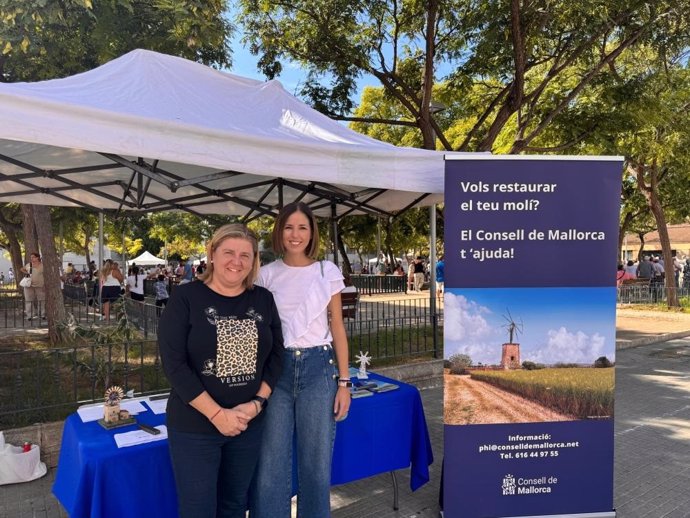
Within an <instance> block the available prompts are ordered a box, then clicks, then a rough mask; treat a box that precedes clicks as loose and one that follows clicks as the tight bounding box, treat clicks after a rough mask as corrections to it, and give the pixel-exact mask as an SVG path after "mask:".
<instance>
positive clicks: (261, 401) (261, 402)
mask: <svg viewBox="0 0 690 518" xmlns="http://www.w3.org/2000/svg"><path fill="white" fill-rule="evenodd" d="M251 401H258V402H259V405H261V409H262V410H263V409H264V408H266V405H267V404H268V399H266V398H265V397H261V396H254V397H253V398H252V399H251Z"/></svg>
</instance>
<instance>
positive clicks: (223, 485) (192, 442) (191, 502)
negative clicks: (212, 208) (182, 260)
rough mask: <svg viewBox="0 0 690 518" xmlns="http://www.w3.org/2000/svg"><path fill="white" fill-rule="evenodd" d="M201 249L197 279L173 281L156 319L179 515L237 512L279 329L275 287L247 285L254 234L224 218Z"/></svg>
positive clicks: (276, 359) (253, 266)
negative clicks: (202, 265) (202, 264)
mask: <svg viewBox="0 0 690 518" xmlns="http://www.w3.org/2000/svg"><path fill="white" fill-rule="evenodd" d="M207 254H208V258H209V267H208V269H207V270H206V272H204V274H203V275H202V277H201V279H200V281H201V282H191V283H187V284H182V285H180V286H178V287H176V288H175V290H174V291H173V293H172V296H171V297H170V301H169V303H168V306H167V307H166V309H165V311H164V312H163V314H162V315H161V318H160V321H159V326H158V344H159V347H160V352H161V359H162V363H163V369H164V371H165V374H166V375H167V377H168V379H169V380H170V385H171V387H172V390H171V392H170V398H169V399H168V407H167V426H168V444H169V448H170V458H171V460H172V467H173V473H174V475H175V485H176V487H177V497H178V508H179V516H180V518H245V515H246V509H247V494H248V490H249V485H250V483H251V480H252V477H253V475H254V470H255V467H256V462H257V458H258V455H259V445H260V443H261V436H262V432H263V429H264V421H265V406H266V401H267V399H268V398H269V396H270V395H271V392H272V391H273V387H274V386H275V384H276V381H277V380H278V378H279V376H280V373H281V370H282V358H283V335H282V331H281V322H280V317H279V315H278V310H277V309H276V304H275V302H274V299H273V295H271V293H270V292H269V291H268V290H267V289H265V288H261V287H259V286H254V280H255V279H256V276H257V273H258V271H259V254H258V241H257V238H256V236H255V235H254V233H253V232H252V231H251V230H249V229H247V227H246V226H244V225H241V224H230V225H224V226H222V227H220V228H219V229H218V230H216V232H215V233H214V234H213V236H212V237H211V239H210V241H209V242H208V244H207ZM265 497H266V498H270V496H268V495H265Z"/></svg>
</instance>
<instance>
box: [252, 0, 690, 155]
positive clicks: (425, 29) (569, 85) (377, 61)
mask: <svg viewBox="0 0 690 518" xmlns="http://www.w3.org/2000/svg"><path fill="white" fill-rule="evenodd" d="M240 5H241V9H242V12H241V16H240V21H241V23H242V24H243V25H244V27H245V34H246V36H245V41H247V42H248V43H249V44H250V49H251V50H252V51H253V52H254V53H256V54H258V55H260V60H259V67H260V69H261V70H262V71H263V72H264V74H266V76H267V77H271V78H272V77H275V76H277V75H279V74H280V72H281V70H282V67H283V64H282V62H283V61H284V60H286V59H289V60H294V61H296V62H298V63H299V64H301V65H303V66H307V67H309V70H310V75H309V78H308V80H307V81H306V82H305V84H304V85H303V87H302V89H301V92H300V93H301V94H302V95H304V96H305V97H307V98H308V99H309V100H310V102H311V103H312V104H313V106H314V107H315V108H317V109H319V110H320V111H322V112H324V113H326V114H328V115H331V116H337V117H338V118H341V119H343V120H363V119H362V118H359V117H349V112H350V110H351V109H352V107H353V105H354V102H353V101H352V98H351V97H352V95H353V93H354V92H355V90H356V80H357V78H359V77H361V76H362V75H364V74H368V75H371V76H373V77H375V78H376V79H377V80H378V81H379V82H380V83H381V86H382V88H383V90H384V91H385V95H386V96H388V98H389V99H391V100H394V101H395V102H396V103H397V104H398V105H399V106H400V109H401V110H403V111H404V113H405V116H404V117H397V116H391V115H390V114H387V113H385V112H382V113H381V114H379V116H372V117H368V118H366V120H367V121H369V122H380V123H386V124H390V125H396V126H407V127H413V128H416V129H417V130H418V132H419V134H420V135H421V141H422V147H425V148H427V149H432V148H434V147H435V146H434V140H435V139H434V134H436V135H437V136H438V137H439V139H440V141H441V144H442V145H443V147H444V148H445V149H449V150H450V149H455V150H460V151H470V150H478V151H489V150H495V147H496V143H497V139H499V137H500V136H501V134H502V133H503V132H505V130H506V128H507V127H508V126H509V125H514V127H515V131H514V132H512V135H511V136H510V140H511V145H510V147H509V148H508V151H510V152H512V153H518V152H521V151H527V150H531V149H533V146H532V143H533V141H534V140H535V139H537V138H538V137H539V136H540V135H541V134H542V133H543V132H544V131H545V130H546V129H547V128H548V127H549V126H550V124H551V123H552V122H553V121H554V120H555V119H556V118H558V117H560V116H561V115H562V114H563V113H564V112H566V111H568V109H569V107H570V106H571V105H572V104H573V102H574V101H575V100H576V99H577V98H578V97H580V96H582V95H583V94H585V93H587V92H588V89H590V88H592V87H595V86H596V83H597V82H598V81H599V80H600V79H601V78H602V77H604V76H612V75H613V76H615V74H616V69H615V67H616V63H617V61H618V60H619V59H621V57H623V56H625V55H627V54H629V53H631V52H632V53H634V52H636V51H637V49H638V48H639V47H640V46H641V45H652V46H654V47H655V48H657V49H661V50H663V51H665V52H666V51H668V52H673V51H674V50H675V49H677V48H680V47H682V46H683V45H684V44H685V42H686V40H685V39H684V38H686V37H687V29H688V24H687V16H688V13H689V12H690V9H688V5H687V3H686V2H685V1H681V2H680V3H678V2H676V1H673V2H671V1H670V0H663V1H659V2H654V3H651V2H647V1H643V0H615V1H610V0H608V1H603V0H585V1H584V2H578V3H573V2H566V1H563V0H558V1H556V2H550V3H549V4H548V5H545V4H544V3H543V2H528V1H522V2H521V1H519V0H480V1H478V2H466V1H463V0H427V1H426V2H393V1H386V0H378V1H376V0H375V1H372V0H355V1H349V0H348V1H343V0H319V1H315V0H292V1H290V2H284V1H275V0H243V1H242V2H241V4H240ZM441 73H442V74H444V75H445V77H443V78H442V80H445V81H446V82H447V84H448V87H449V89H450V90H452V91H453V96H454V97H455V98H456V99H458V100H459V102H460V103H462V102H463V101H462V99H464V98H466V97H467V96H468V95H470V96H472V95H473V96H475V98H477V100H478V103H477V107H476V108H478V109H474V110H473V111H474V117H473V119H472V122H471V124H470V125H469V126H467V128H466V129H465V132H464V138H462V140H461V141H460V142H459V143H458V144H455V145H452V144H451V143H450V141H449V140H448V138H446V135H445V134H444V133H443V132H442V131H441V127H440V125H439V124H438V122H437V120H436V119H437V117H436V116H434V115H433V114H432V113H431V105H432V93H433V87H434V84H435V82H436V80H437V78H438V77H440V76H441ZM456 109H460V110H461V109H462V107H457V108H456ZM590 130H591V128H590ZM582 136H583V135H576V139H575V140H574V141H570V142H561V143H558V144H556V145H555V146H552V149H562V148H563V147H564V146H566V147H567V146H572V145H573V144H574V143H575V142H577V141H578V140H579V139H581V138H582Z"/></svg>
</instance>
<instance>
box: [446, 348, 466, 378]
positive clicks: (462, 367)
mask: <svg viewBox="0 0 690 518" xmlns="http://www.w3.org/2000/svg"><path fill="white" fill-rule="evenodd" d="M448 362H449V363H450V373H451V374H465V372H466V370H467V368H468V367H471V366H472V358H470V356H469V355H467V354H460V353H457V354H453V355H452V356H450V358H448Z"/></svg>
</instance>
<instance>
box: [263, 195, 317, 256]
mask: <svg viewBox="0 0 690 518" xmlns="http://www.w3.org/2000/svg"><path fill="white" fill-rule="evenodd" d="M295 212H301V213H302V214H304V215H305V216H306V217H307V219H308V220H309V228H310V230H311V238H310V239H309V244H308V245H307V249H306V250H305V253H306V254H307V256H308V257H310V258H311V259H316V258H317V257H318V255H319V225H318V224H317V223H316V217H315V216H314V213H313V212H312V211H311V209H310V208H309V205H307V204H306V203H304V202H301V201H299V202H292V203H288V204H287V205H285V206H284V207H283V208H282V209H280V212H279V213H278V218H277V219H276V222H275V225H273V235H272V238H271V242H272V244H273V251H274V252H275V253H276V254H278V255H283V254H284V253H285V247H284V246H283V230H285V225H286V223H287V220H288V218H289V217H290V216H292V215H293V214H294V213H295Z"/></svg>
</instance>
